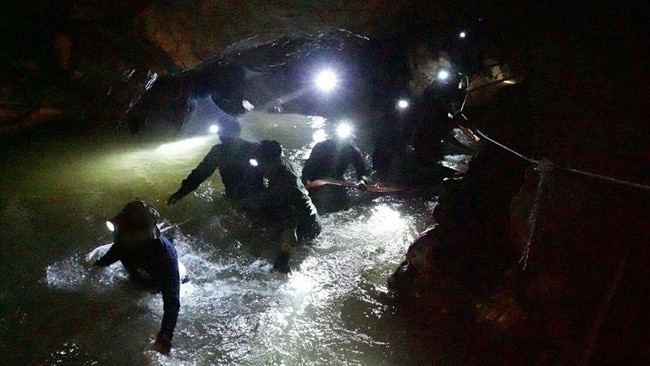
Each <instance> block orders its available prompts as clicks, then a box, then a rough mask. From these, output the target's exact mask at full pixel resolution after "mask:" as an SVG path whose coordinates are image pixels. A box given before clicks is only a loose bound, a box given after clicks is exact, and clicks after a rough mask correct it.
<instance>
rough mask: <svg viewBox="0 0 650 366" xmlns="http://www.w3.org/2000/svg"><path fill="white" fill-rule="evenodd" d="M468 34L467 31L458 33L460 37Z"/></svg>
mask: <svg viewBox="0 0 650 366" xmlns="http://www.w3.org/2000/svg"><path fill="white" fill-rule="evenodd" d="M466 36H467V33H465V32H460V34H459V35H458V37H460V38H465V37H466Z"/></svg>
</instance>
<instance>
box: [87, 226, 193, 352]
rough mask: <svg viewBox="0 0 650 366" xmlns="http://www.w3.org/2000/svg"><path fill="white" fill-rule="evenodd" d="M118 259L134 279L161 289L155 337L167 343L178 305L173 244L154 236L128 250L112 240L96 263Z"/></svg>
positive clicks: (178, 295)
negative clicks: (161, 313) (160, 316)
mask: <svg viewBox="0 0 650 366" xmlns="http://www.w3.org/2000/svg"><path fill="white" fill-rule="evenodd" d="M118 260H119V261H121V262H122V265H124V268H125V269H126V270H127V271H128V272H129V274H131V275H132V276H133V277H135V279H138V280H141V281H146V282H147V284H152V285H154V286H156V288H157V289H159V290H160V291H161V292H162V297H163V310H164V313H163V319H162V324H161V326H160V332H159V333H158V339H160V340H162V341H163V342H166V343H167V344H169V343H170V342H171V340H172V337H173V335H174V328H175V327H176V321H177V319H178V311H179V309H180V278H179V273H178V255H177V254H176V249H175V248H174V245H173V244H172V242H171V241H170V240H169V239H167V238H165V237H164V236H160V237H159V238H158V239H153V240H152V241H150V242H149V243H148V244H147V245H145V246H144V247H142V248H139V249H135V250H127V249H125V248H123V247H121V246H120V245H118V244H113V245H112V246H111V248H110V249H109V250H108V252H106V254H105V255H104V256H103V257H101V258H100V259H99V260H97V262H95V264H96V265H98V266H102V267H105V266H109V265H111V264H113V263H115V262H117V261H118Z"/></svg>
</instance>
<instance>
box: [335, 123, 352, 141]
mask: <svg viewBox="0 0 650 366" xmlns="http://www.w3.org/2000/svg"><path fill="white" fill-rule="evenodd" d="M336 135H337V136H338V137H339V138H342V139H345V138H348V137H350V136H351V135H352V127H351V126H350V125H349V124H347V123H341V124H340V125H338V127H336Z"/></svg>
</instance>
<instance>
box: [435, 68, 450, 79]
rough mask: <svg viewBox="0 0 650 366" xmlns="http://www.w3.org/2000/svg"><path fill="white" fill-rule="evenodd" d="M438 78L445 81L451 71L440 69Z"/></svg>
mask: <svg viewBox="0 0 650 366" xmlns="http://www.w3.org/2000/svg"><path fill="white" fill-rule="evenodd" d="M436 78H438V80H441V81H445V80H447V79H448V78H449V71H447V70H440V71H438V74H437V75H436Z"/></svg>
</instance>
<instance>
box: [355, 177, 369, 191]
mask: <svg viewBox="0 0 650 366" xmlns="http://www.w3.org/2000/svg"><path fill="white" fill-rule="evenodd" d="M357 188H359V189H360V190H362V191H365V190H367V189H368V183H366V180H365V179H360V180H359V182H358V183H357Z"/></svg>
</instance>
